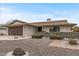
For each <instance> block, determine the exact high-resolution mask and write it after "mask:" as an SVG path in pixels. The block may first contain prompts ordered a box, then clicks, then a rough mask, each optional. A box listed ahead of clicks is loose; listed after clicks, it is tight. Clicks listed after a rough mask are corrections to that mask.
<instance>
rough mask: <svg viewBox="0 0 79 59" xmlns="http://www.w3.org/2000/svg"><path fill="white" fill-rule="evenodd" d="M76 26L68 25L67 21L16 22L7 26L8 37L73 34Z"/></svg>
mask: <svg viewBox="0 0 79 59" xmlns="http://www.w3.org/2000/svg"><path fill="white" fill-rule="evenodd" d="M74 25H76V24H74V23H68V22H67V20H58V21H51V19H47V21H46V22H35V23H26V22H23V21H19V20H15V21H13V22H12V23H10V24H8V25H7V35H23V36H26V35H32V34H33V33H35V32H42V31H45V32H72V31H71V28H72V27H73V26H74Z"/></svg>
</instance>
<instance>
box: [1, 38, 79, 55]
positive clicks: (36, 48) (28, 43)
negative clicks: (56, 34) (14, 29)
mask: <svg viewBox="0 0 79 59" xmlns="http://www.w3.org/2000/svg"><path fill="white" fill-rule="evenodd" d="M52 41H53V40H50V39H49V38H45V37H44V38H42V39H33V38H27V39H23V40H0V55H1V56H5V54H6V53H8V52H10V51H12V50H13V49H14V48H17V47H21V48H25V49H26V51H28V52H29V55H30V56H79V50H75V49H66V48H59V47H50V46H48V45H49V44H50V43H51V42H52Z"/></svg>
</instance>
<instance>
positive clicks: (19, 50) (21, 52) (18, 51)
mask: <svg viewBox="0 0 79 59" xmlns="http://www.w3.org/2000/svg"><path fill="white" fill-rule="evenodd" d="M25 54H26V52H25V51H24V50H23V49H22V48H15V49H14V51H13V54H12V55H13V56H23V55H25Z"/></svg>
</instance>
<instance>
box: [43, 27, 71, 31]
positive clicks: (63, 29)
mask: <svg viewBox="0 0 79 59" xmlns="http://www.w3.org/2000/svg"><path fill="white" fill-rule="evenodd" d="M50 28H51V27H42V30H43V31H46V32H49V29H50ZM52 28H53V26H52ZM60 32H72V31H71V27H70V26H60Z"/></svg>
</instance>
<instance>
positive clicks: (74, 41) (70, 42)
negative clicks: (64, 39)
mask: <svg viewBox="0 0 79 59" xmlns="http://www.w3.org/2000/svg"><path fill="white" fill-rule="evenodd" d="M69 44H70V45H77V41H76V40H69Z"/></svg>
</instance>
